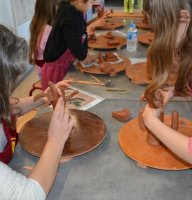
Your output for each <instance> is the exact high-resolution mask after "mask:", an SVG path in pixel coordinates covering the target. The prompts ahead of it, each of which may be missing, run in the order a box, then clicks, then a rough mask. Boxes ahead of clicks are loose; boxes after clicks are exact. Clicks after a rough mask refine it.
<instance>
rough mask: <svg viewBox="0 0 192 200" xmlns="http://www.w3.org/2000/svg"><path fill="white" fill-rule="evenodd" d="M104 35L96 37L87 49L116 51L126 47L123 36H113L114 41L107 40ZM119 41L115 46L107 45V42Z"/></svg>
mask: <svg viewBox="0 0 192 200" xmlns="http://www.w3.org/2000/svg"><path fill="white" fill-rule="evenodd" d="M104 36H105V35H99V36H96V40H95V41H89V42H88V47H89V48H92V49H118V48H121V47H123V46H125V45H127V40H126V38H125V37H123V36H114V39H107V38H105V37H104ZM112 40H115V41H119V44H117V45H108V41H112Z"/></svg>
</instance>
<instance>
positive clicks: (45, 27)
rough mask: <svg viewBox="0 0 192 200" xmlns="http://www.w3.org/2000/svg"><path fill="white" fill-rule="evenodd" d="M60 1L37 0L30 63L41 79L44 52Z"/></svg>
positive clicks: (31, 38) (32, 28)
mask: <svg viewBox="0 0 192 200" xmlns="http://www.w3.org/2000/svg"><path fill="white" fill-rule="evenodd" d="M59 1H60V0H36V3H35V13H34V15H33V18H32V20H31V24H30V35H31V36H30V41H29V63H30V64H33V65H35V68H36V70H37V73H38V76H39V78H40V79H41V68H42V66H43V65H44V63H45V62H44V59H43V52H44V49H45V45H46V43H47V39H48V36H49V34H50V32H51V29H52V25H53V23H54V20H55V17H56V13H57V6H58V3H59Z"/></svg>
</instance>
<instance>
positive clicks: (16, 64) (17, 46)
mask: <svg viewBox="0 0 192 200" xmlns="http://www.w3.org/2000/svg"><path fill="white" fill-rule="evenodd" d="M27 50H28V46H27V42H26V41H25V40H24V39H22V38H19V37H17V36H15V35H14V34H13V33H12V32H11V31H10V30H9V29H7V28H6V27H5V26H3V25H1V24H0V72H1V73H0V121H1V120H2V119H4V120H5V121H7V122H10V121H11V117H10V101H9V100H10V96H11V93H12V91H13V90H14V89H15V84H16V80H17V78H18V76H19V75H20V74H21V73H22V72H23V71H24V70H25V65H26V63H25V62H26V60H27ZM12 102H13V99H12ZM15 102H16V103H17V102H18V101H17V100H16V101H15Z"/></svg>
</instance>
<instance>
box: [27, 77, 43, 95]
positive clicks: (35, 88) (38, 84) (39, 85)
mask: <svg viewBox="0 0 192 200" xmlns="http://www.w3.org/2000/svg"><path fill="white" fill-rule="evenodd" d="M34 90H42V88H41V81H37V82H35V83H34V84H33V85H32V88H31V90H30V91H29V96H32V94H33V91H34Z"/></svg>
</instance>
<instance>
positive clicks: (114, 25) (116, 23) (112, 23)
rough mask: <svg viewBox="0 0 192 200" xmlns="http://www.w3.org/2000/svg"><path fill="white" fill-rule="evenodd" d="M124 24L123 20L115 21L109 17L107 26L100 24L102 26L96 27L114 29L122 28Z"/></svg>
mask: <svg viewBox="0 0 192 200" xmlns="http://www.w3.org/2000/svg"><path fill="white" fill-rule="evenodd" d="M123 26H124V24H123V22H119V21H114V20H112V19H111V20H108V19H107V22H106V25H105V26H100V27H97V28H96V29H98V30H112V29H117V28H121V27H123Z"/></svg>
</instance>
